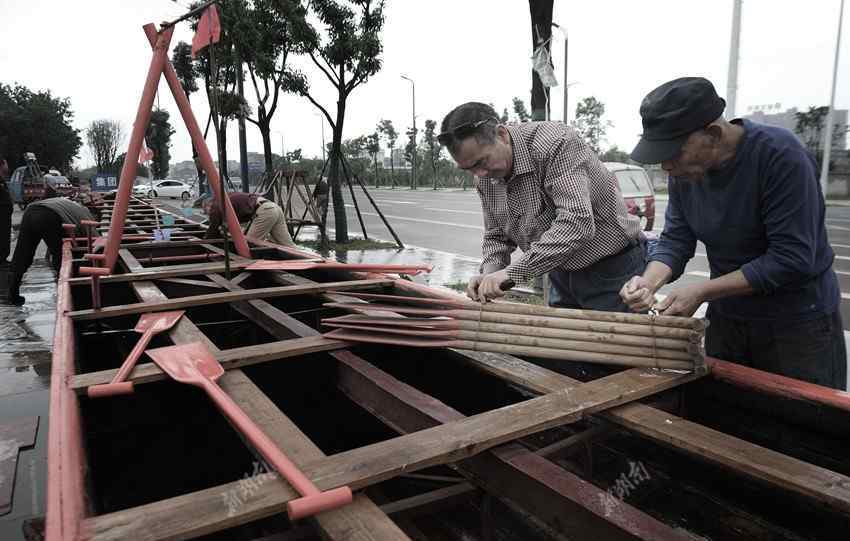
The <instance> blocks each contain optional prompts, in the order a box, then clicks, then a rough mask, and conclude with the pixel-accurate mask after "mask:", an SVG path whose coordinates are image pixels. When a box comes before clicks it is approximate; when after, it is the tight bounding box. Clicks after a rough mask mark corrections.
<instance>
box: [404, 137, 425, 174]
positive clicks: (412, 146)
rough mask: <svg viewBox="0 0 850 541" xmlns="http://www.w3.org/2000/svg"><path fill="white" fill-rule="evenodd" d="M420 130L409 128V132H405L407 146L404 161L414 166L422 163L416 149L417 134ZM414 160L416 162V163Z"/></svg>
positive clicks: (405, 146)
mask: <svg viewBox="0 0 850 541" xmlns="http://www.w3.org/2000/svg"><path fill="white" fill-rule="evenodd" d="M417 131H418V130H414V129H413V128H407V131H406V132H404V133H405V135H407V144H406V145H404V159H405V160H407V162H408V163H410V164H412V165H414V164H415V165H417V166H418V165H419V162H420V161H421V160H420V159H419V152H418V151H417V150H418V149H417V148H416V132H417ZM414 160H416V161H415V162H414Z"/></svg>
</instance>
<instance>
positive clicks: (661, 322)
mask: <svg viewBox="0 0 850 541" xmlns="http://www.w3.org/2000/svg"><path fill="white" fill-rule="evenodd" d="M346 295H347V294H346ZM351 296H352V297H357V298H359V299H365V300H375V301H382V302H386V303H391V302H399V303H404V304H417V305H427V306H430V307H432V308H438V307H449V308H456V309H461V310H475V311H476V312H478V311H482V312H497V313H504V314H520V315H529V316H540V317H562V318H568V319H580V320H587V321H604V322H608V323H628V324H632V325H654V326H661V327H676V328H681V329H693V330H697V331H703V330H705V323H703V322H702V321H701V320H699V319H696V318H692V317H679V316H655V315H649V314H627V313H622V312H601V311H598V310H578V309H573V308H551V307H548V306H534V305H529V304H521V303H517V302H499V301H494V302H488V303H483V304H482V303H478V302H473V301H469V300H466V299H461V298H458V299H429V298H425V297H408V296H401V295H383V294H378V293H358V294H352V295H351Z"/></svg>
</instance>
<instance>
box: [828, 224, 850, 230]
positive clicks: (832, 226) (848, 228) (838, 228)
mask: <svg viewBox="0 0 850 541" xmlns="http://www.w3.org/2000/svg"><path fill="white" fill-rule="evenodd" d="M826 228H827V229H837V230H839V231H850V227H841V226H840V225H828V226H826Z"/></svg>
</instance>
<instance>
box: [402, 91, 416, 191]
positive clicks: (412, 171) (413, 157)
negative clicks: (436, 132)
mask: <svg viewBox="0 0 850 541" xmlns="http://www.w3.org/2000/svg"><path fill="white" fill-rule="evenodd" d="M401 78H402V79H405V80H407V81H410V87H411V90H412V92H413V152H412V155H411V157H410V175H411V176H410V184H411V186H410V187H411V189H413V190H415V189H416V84H415V83H414V82H413V79H411V78H410V77H407V76H406V75H402V76H401Z"/></svg>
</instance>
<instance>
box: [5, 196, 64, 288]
mask: <svg viewBox="0 0 850 541" xmlns="http://www.w3.org/2000/svg"><path fill="white" fill-rule="evenodd" d="M62 235H63V229H62V218H61V217H60V216H59V215H58V214H56V213H55V212H53V211H52V210H50V209H48V208H44V207H30V208H28V209H27V210H26V212H24V215H23V217H22V218H21V229H20V230H19V231H18V243H17V244H16V245H15V255H14V256H12V272H13V273H15V274H17V276H18V280H20V277H22V276H23V275H24V273H25V272H27V269H29V268H30V265H32V260H33V258H34V257H35V250H36V248H38V245H39V243H40V242H41V241H44V243H45V244H47V251H48V252H49V253H50V262H51V264H52V265H53V270H55V271H56V272H59V265H60V263H61V262H62Z"/></svg>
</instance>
